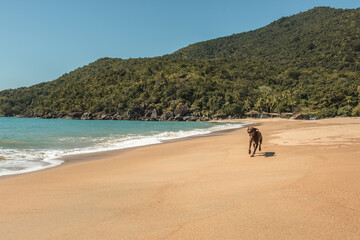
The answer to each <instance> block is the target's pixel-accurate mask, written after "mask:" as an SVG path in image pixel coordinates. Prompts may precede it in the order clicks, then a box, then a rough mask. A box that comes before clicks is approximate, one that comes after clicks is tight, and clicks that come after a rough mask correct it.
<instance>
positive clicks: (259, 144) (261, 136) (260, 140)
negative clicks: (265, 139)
mask: <svg viewBox="0 0 360 240" xmlns="http://www.w3.org/2000/svg"><path fill="white" fill-rule="evenodd" d="M261 144H262V136H261V137H260V144H259V151H261Z"/></svg>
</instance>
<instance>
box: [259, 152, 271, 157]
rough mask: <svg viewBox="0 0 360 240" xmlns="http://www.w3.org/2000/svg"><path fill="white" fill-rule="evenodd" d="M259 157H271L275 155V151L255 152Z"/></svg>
mask: <svg viewBox="0 0 360 240" xmlns="http://www.w3.org/2000/svg"><path fill="white" fill-rule="evenodd" d="M257 155H258V156H259V157H273V156H275V152H264V153H259V154H257Z"/></svg>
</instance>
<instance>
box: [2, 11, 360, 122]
mask: <svg viewBox="0 0 360 240" xmlns="http://www.w3.org/2000/svg"><path fill="white" fill-rule="evenodd" d="M359 55H360V9H353V10H341V9H332V8H325V7H321V8H315V9H312V10H309V11H307V12H304V13H300V14H297V15H294V16H291V17H284V18H281V19H279V20H277V21H275V22H273V23H271V24H269V25H268V26H265V27H263V28H261V29H258V30H255V31H251V32H247V33H241V34H235V35H232V36H228V37H223V38H218V39H214V40H209V41H206V42H200V43H196V44H193V45H190V46H188V47H186V48H183V49H180V50H179V51H177V52H175V53H173V54H169V55H166V56H163V57H156V58H143V59H127V60H123V59H114V58H102V59H99V60H97V61H96V62H94V63H91V64H89V65H87V66H84V67H82V68H78V69H76V70H74V71H72V72H70V73H68V74H64V75H63V76H62V77H60V78H59V79H57V80H55V81H51V82H46V83H41V84H37V85H34V86H32V87H28V88H19V89H14V90H5V91H2V92H0V115H5V116H27V117H43V118H63V117H66V118H82V119H143V120H148V119H150V120H196V119H204V120H205V119H209V118H212V117H227V116H229V115H231V116H243V115H244V113H245V112H249V111H251V110H254V111H259V112H262V111H266V112H299V113H306V114H311V115H314V116H318V117H333V116H351V115H353V116H358V115H360V101H359V96H360V56H359Z"/></svg>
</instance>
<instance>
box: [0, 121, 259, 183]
mask: <svg viewBox="0 0 360 240" xmlns="http://www.w3.org/2000/svg"><path fill="white" fill-rule="evenodd" d="M99 121H100V120H99ZM213 122H214V123H217V122H218V123H227V122H228V123H243V124H244V126H243V127H239V128H231V129H223V130H216V131H212V132H210V133H205V134H197V135H192V136H187V137H181V138H174V139H168V140H164V141H162V142H160V143H152V144H147V145H142V146H134V147H126V148H122V149H113V150H99V151H96V152H89V153H76V154H70V155H64V156H62V157H60V158H56V159H52V160H60V161H62V163H60V164H58V165H55V166H51V167H46V168H43V169H39V170H34V171H29V172H23V173H14V174H9V175H3V176H0V181H1V180H2V179H5V178H12V177H17V176H19V175H24V174H25V175H26V174H32V173H35V172H39V171H46V170H49V169H52V168H58V167H61V166H64V165H67V164H73V163H78V162H87V161H95V160H96V159H99V158H110V157H113V156H118V155H121V154H123V153H125V152H128V151H132V150H136V149H138V148H143V147H149V146H153V145H159V144H167V143H171V142H177V141H186V140H190V139H196V138H202V137H212V136H218V135H222V134H226V133H227V132H232V131H236V130H238V129H241V128H244V127H246V126H251V125H252V124H254V123H251V122H245V121H229V120H228V121H227V120H217V121H213Z"/></svg>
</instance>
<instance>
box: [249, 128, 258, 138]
mask: <svg viewBox="0 0 360 240" xmlns="http://www.w3.org/2000/svg"><path fill="white" fill-rule="evenodd" d="M257 130H258V129H257V128H254V127H248V129H247V133H248V134H249V136H250V137H253V136H255V133H256V131H257Z"/></svg>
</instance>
